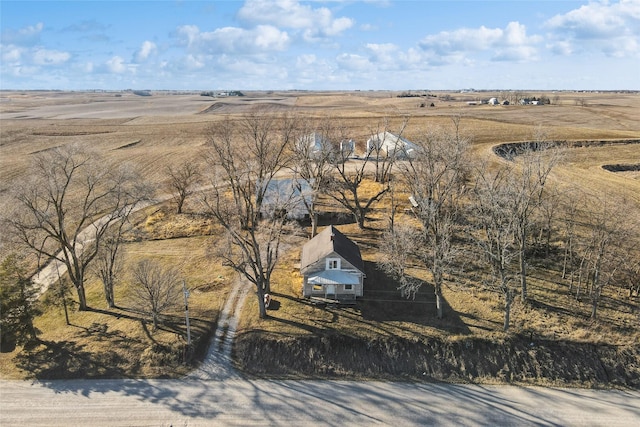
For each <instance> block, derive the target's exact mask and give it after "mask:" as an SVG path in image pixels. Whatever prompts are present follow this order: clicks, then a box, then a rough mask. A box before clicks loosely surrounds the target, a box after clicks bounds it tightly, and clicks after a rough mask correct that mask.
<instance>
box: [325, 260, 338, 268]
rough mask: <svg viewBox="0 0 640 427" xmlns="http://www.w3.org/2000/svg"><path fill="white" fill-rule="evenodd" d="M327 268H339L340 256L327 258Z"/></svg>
mask: <svg viewBox="0 0 640 427" xmlns="http://www.w3.org/2000/svg"><path fill="white" fill-rule="evenodd" d="M327 270H340V258H329V259H327Z"/></svg>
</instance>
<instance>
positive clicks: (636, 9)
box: [545, 0, 640, 57]
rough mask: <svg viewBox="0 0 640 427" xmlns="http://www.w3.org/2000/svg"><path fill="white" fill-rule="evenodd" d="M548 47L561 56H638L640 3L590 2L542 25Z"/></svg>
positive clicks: (629, 0) (629, 1) (624, 1)
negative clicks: (586, 53) (592, 53)
mask: <svg viewBox="0 0 640 427" xmlns="http://www.w3.org/2000/svg"><path fill="white" fill-rule="evenodd" d="M545 27H546V28H548V29H549V30H551V33H550V34H549V38H550V39H551V40H552V42H551V48H552V50H553V51H554V52H556V53H560V54H569V53H574V52H580V51H600V52H603V53H605V54H607V55H610V56H617V57H621V56H624V55H629V54H632V55H637V54H639V53H640V1H638V0H621V1H619V2H617V3H610V2H608V1H602V2H592V3H589V4H587V5H584V6H581V7H580V8H578V9H574V10H572V11H570V12H567V13H565V14H562V15H556V16H554V17H552V18H551V19H549V20H548V21H547V22H546V23H545Z"/></svg>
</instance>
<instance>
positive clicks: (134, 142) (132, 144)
mask: <svg viewBox="0 0 640 427" xmlns="http://www.w3.org/2000/svg"><path fill="white" fill-rule="evenodd" d="M141 142H142V140H141V139H139V140H137V141H133V142H130V143H128V144H124V145H121V146H120V147H116V148H114V150H122V149H124V148H131V147H135V146H136V145H138V144H140V143H141Z"/></svg>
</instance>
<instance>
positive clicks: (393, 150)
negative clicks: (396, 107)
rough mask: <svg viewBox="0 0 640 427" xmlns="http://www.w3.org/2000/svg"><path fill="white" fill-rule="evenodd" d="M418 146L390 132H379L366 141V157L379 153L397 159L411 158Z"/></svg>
mask: <svg viewBox="0 0 640 427" xmlns="http://www.w3.org/2000/svg"><path fill="white" fill-rule="evenodd" d="M417 150H418V146H417V145H416V144H414V143H413V142H411V141H409V140H407V139H405V138H403V137H401V136H400V135H396V134H394V133H391V132H380V133H378V134H375V135H372V136H371V138H369V139H368V140H367V155H368V156H370V155H371V153H381V154H386V155H387V156H395V157H397V158H403V157H404V158H407V157H413V156H414V155H415V154H416V151H417Z"/></svg>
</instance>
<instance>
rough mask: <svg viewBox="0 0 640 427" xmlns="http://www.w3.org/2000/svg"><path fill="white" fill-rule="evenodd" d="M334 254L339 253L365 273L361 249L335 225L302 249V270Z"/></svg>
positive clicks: (323, 231) (319, 234)
mask: <svg viewBox="0 0 640 427" xmlns="http://www.w3.org/2000/svg"><path fill="white" fill-rule="evenodd" d="M332 252H335V253H337V254H338V255H340V256H341V257H342V258H344V259H345V260H347V262H348V263H350V264H351V265H353V266H354V267H355V268H357V269H358V270H360V271H361V272H364V263H363V262H362V256H361V255H360V248H358V245H356V244H355V243H354V242H353V241H351V240H349V238H348V237H347V236H345V235H344V234H342V233H341V232H340V231H339V230H338V229H337V228H335V227H334V226H333V225H330V226H329V227H327V228H325V229H324V230H322V231H321V232H320V233H318V234H317V235H316V236H315V237H314V238H313V239H311V240H309V241H308V242H307V243H305V245H304V246H303V247H302V257H301V260H300V269H301V270H303V271H304V269H305V268H306V267H308V266H309V265H311V264H313V263H315V262H316V261H319V260H321V259H322V258H324V257H326V256H327V255H329V254H331V253H332Z"/></svg>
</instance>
